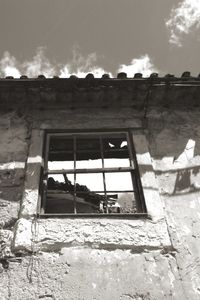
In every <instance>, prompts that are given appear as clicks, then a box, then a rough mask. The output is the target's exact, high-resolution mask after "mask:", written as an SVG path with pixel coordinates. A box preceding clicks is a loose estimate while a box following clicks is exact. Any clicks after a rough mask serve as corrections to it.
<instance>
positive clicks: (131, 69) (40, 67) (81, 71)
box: [0, 47, 157, 78]
mask: <svg viewBox="0 0 200 300" xmlns="http://www.w3.org/2000/svg"><path fill="white" fill-rule="evenodd" d="M97 61H98V57H97V55H96V53H90V54H89V55H87V56H83V55H82V54H81V52H80V50H79V49H78V48H77V47H76V48H74V49H73V51H72V59H70V61H68V62H66V64H58V63H51V62H50V60H49V59H48V58H47V56H46V55H45V49H44V48H43V47H39V48H38V49H37V50H36V54H35V55H34V56H33V58H32V59H31V60H26V61H24V62H19V61H18V60H17V59H16V58H15V57H14V56H12V55H11V54H10V53H9V52H8V51H6V52H5V53H4V55H3V57H2V59H1V60H0V76H1V77H5V76H13V77H15V78H19V77H20V76H21V75H23V74H24V75H27V76H28V77H30V78H33V77H37V76H38V75H40V74H43V75H44V76H45V77H47V78H50V77H53V76H54V75H58V76H59V77H61V78H67V77H69V76H70V75H72V74H74V75H76V76H78V77H85V76H86V75H87V74H88V73H93V74H94V76H95V77H97V78H98V77H101V76H102V75H103V74H105V73H107V74H109V75H110V77H113V75H112V73H111V72H108V71H107V70H105V69H103V68H102V67H100V66H99V64H98V63H97ZM116 69H117V72H126V73H127V76H128V77H133V76H134V74H135V73H138V72H140V73H143V76H145V77H146V76H149V75H150V74H151V73H152V72H157V69H156V67H155V66H154V65H153V62H152V60H151V59H150V57H149V56H148V55H147V54H146V55H143V56H141V57H139V58H134V59H133V60H132V61H131V63H130V65H124V64H122V65H120V66H118V67H117V68H116Z"/></svg>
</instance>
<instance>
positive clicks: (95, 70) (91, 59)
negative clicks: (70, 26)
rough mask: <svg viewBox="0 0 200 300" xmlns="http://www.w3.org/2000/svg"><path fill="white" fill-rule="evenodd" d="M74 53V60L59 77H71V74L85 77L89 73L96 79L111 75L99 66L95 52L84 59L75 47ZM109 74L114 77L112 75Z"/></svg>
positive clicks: (64, 67)
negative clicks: (107, 74) (106, 74)
mask: <svg viewBox="0 0 200 300" xmlns="http://www.w3.org/2000/svg"><path fill="white" fill-rule="evenodd" d="M72 53H73V57H72V60H71V61H70V62H69V63H67V64H66V65H64V66H63V67H62V69H61V70H60V74H59V77H69V76H70V75H71V74H74V75H76V76H77V77H85V76H86V75H87V74H88V73H92V74H94V76H95V77H101V76H102V75H103V74H105V73H109V72H107V71H105V70H104V69H103V68H101V67H99V66H98V65H97V55H96V53H94V52H93V53H90V54H89V55H88V56H86V57H84V56H83V55H82V54H81V52H80V50H79V48H78V47H74V48H73V51H72ZM109 74H110V76H111V77H112V74H111V73H109Z"/></svg>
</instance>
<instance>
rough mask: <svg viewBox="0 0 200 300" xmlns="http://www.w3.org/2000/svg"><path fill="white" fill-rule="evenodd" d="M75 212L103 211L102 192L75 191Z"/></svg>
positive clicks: (103, 198) (103, 199)
mask: <svg viewBox="0 0 200 300" xmlns="http://www.w3.org/2000/svg"><path fill="white" fill-rule="evenodd" d="M76 195H77V197H76V208H77V213H103V212H104V207H105V196H104V194H103V193H94V192H90V191H88V192H77V194H76Z"/></svg>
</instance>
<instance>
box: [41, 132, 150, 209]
mask: <svg viewBox="0 0 200 300" xmlns="http://www.w3.org/2000/svg"><path fill="white" fill-rule="evenodd" d="M131 138H132V136H131V134H130V133H129V132H128V131H127V132H96V133H91V132H90V133H89V132H87V133H86V132H82V133H80V132H79V133H59V132H58V133H47V134H46V145H45V165H44V174H43V183H42V184H43V185H42V190H43V195H42V209H41V213H43V214H73V215H74V214H77V215H78V214H135V213H143V212H144V210H145V209H144V205H143V204H142V201H141V195H140V193H139V184H140V181H139V173H138V170H137V163H136V161H135V154H134V150H133V145H132V144H131Z"/></svg>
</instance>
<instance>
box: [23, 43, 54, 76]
mask: <svg viewBox="0 0 200 300" xmlns="http://www.w3.org/2000/svg"><path fill="white" fill-rule="evenodd" d="M21 68H22V70H23V71H24V74H26V75H27V76H28V77H37V76H38V75H40V74H43V75H44V76H45V77H53V76H54V75H56V68H55V67H54V66H53V65H52V64H51V63H50V61H49V59H48V58H47V57H46V56H45V53H44V47H38V48H37V51H36V55H35V56H34V57H33V59H32V60H30V61H25V62H24V63H22V65H21Z"/></svg>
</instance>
